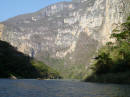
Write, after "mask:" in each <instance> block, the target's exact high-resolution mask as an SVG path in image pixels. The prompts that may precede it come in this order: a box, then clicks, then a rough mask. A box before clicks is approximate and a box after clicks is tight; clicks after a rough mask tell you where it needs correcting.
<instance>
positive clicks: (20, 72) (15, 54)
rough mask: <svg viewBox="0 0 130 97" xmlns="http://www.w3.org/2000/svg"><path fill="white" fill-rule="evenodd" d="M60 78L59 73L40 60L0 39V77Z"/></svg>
mask: <svg viewBox="0 0 130 97" xmlns="http://www.w3.org/2000/svg"><path fill="white" fill-rule="evenodd" d="M12 75H13V76H16V77H18V78H43V79H44V78H60V75H59V74H58V73H57V72H56V71H54V70H52V69H51V68H50V67H48V66H47V65H45V64H44V63H42V62H39V61H36V60H34V59H32V58H30V57H29V56H27V55H25V54H23V53H21V52H19V51H17V50H16V48H14V47H12V46H11V45H10V44H8V43H7V42H4V41H0V78H8V77H10V76H12Z"/></svg>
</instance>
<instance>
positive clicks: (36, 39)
mask: <svg viewBox="0 0 130 97" xmlns="http://www.w3.org/2000/svg"><path fill="white" fill-rule="evenodd" d="M129 12H130V1H129V0H72V2H60V3H56V4H53V5H50V6H48V7H46V8H43V9H41V10H39V11H37V12H35V13H30V14H25V15H20V16H16V17H14V18H11V19H9V20H7V21H4V22H3V23H2V24H3V25H4V27H2V28H1V30H0V33H1V34H0V35H1V39H2V40H4V41H7V42H10V43H11V44H12V45H13V46H15V47H17V48H18V50H19V51H22V52H23V53H25V54H28V55H30V56H32V57H35V58H37V59H38V60H41V61H44V62H45V63H46V64H49V65H50V66H52V67H54V68H56V69H57V70H58V71H59V72H60V73H61V74H62V75H63V76H64V77H65V78H80V79H81V78H83V76H85V74H86V71H87V68H88V65H89V63H90V62H91V58H92V56H93V54H94V53H95V52H96V51H97V49H98V48H99V47H100V46H102V45H104V44H105V43H106V42H107V41H108V40H110V39H109V36H110V34H111V33H112V30H113V29H114V28H115V27H117V26H118V25H120V24H121V23H122V22H123V21H124V20H125V18H126V17H127V16H128V13H129Z"/></svg>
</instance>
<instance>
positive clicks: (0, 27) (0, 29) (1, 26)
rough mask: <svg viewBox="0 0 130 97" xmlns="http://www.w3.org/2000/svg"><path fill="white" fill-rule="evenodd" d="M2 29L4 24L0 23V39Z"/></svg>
mask: <svg viewBox="0 0 130 97" xmlns="http://www.w3.org/2000/svg"><path fill="white" fill-rule="evenodd" d="M3 29H4V25H3V24H0V39H1V36H2V32H3Z"/></svg>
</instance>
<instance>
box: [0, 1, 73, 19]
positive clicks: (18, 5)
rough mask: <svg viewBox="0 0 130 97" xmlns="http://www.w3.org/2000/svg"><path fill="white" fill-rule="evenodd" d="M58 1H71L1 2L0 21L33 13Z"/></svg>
mask: <svg viewBox="0 0 130 97" xmlns="http://www.w3.org/2000/svg"><path fill="white" fill-rule="evenodd" d="M60 1H71V0H1V1H0V21H4V20H6V19H8V18H11V17H14V16H17V15H20V14H24V13H30V12H35V11H37V10H39V9H41V8H44V7H46V6H48V5H50V4H54V3H56V2H60Z"/></svg>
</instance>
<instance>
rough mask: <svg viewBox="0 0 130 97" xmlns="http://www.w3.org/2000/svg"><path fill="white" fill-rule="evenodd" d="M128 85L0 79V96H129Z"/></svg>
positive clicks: (129, 89)
mask: <svg viewBox="0 0 130 97" xmlns="http://www.w3.org/2000/svg"><path fill="white" fill-rule="evenodd" d="M129 92H130V85H116V84H96V83H84V82H79V81H67V80H64V81H63V80H8V79H0V97H130V93H129Z"/></svg>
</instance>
